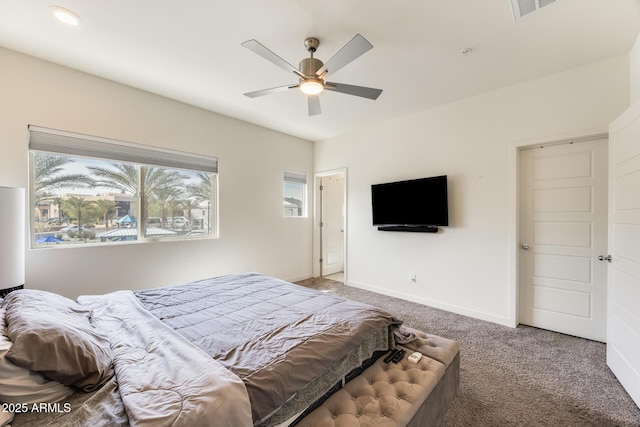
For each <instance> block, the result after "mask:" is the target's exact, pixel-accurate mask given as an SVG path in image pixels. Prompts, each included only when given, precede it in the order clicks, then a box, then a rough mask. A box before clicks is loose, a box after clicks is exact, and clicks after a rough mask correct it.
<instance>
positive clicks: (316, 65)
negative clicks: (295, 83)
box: [298, 58, 324, 76]
mask: <svg viewBox="0 0 640 427" xmlns="http://www.w3.org/2000/svg"><path fill="white" fill-rule="evenodd" d="M323 65H324V63H323V62H322V61H320V60H319V59H316V58H305V59H303V60H302V61H300V66H299V67H298V69H299V70H300V72H301V73H302V74H304V75H305V76H315V75H316V71H318V70H319V69H320V67H322V66H323Z"/></svg>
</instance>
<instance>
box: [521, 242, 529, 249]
mask: <svg viewBox="0 0 640 427" xmlns="http://www.w3.org/2000/svg"><path fill="white" fill-rule="evenodd" d="M520 247H521V248H522V249H524V250H525V251H528V250H529V245H527V244H526V243H523V244H521V245H520Z"/></svg>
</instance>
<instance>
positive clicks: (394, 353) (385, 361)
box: [384, 349, 398, 363]
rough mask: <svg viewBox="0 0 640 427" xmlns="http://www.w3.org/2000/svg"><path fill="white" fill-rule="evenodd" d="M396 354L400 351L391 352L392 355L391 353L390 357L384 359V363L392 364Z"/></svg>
mask: <svg viewBox="0 0 640 427" xmlns="http://www.w3.org/2000/svg"><path fill="white" fill-rule="evenodd" d="M396 354H398V349H394V350H391V353H389V355H388V356H387V357H385V358H384V363H389V362H391V361H392V360H393V358H394V357H395V356H396Z"/></svg>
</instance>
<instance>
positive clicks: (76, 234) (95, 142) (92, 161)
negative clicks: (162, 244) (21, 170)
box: [29, 126, 218, 248]
mask: <svg viewBox="0 0 640 427" xmlns="http://www.w3.org/2000/svg"><path fill="white" fill-rule="evenodd" d="M29 151H30V160H31V178H32V179H31V182H32V185H31V202H32V206H33V211H32V212H33V213H32V216H31V217H32V221H31V229H32V238H31V245H32V247H34V248H40V247H61V246H68V245H78V244H83V245H94V244H113V243H123V242H131V241H141V240H142V241H144V240H166V239H193V238H202V237H216V236H217V168H218V162H217V158H215V157H207V156H201V155H194V154H190V153H183V152H177V151H172V150H162V149H158V148H155V147H150V146H145V145H139V144H132V143H125V142H121V141H114V140H107V139H104V138H97V137H91V136H86V135H80V134H74V133H70V132H64V131H57V130H52V129H46V128H40V127H36V126H29Z"/></svg>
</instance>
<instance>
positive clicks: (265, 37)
mask: <svg viewBox="0 0 640 427" xmlns="http://www.w3.org/2000/svg"><path fill="white" fill-rule="evenodd" d="M51 2H56V3H53V4H57V5H59V6H63V7H65V8H67V9H70V10H73V11H74V12H76V13H77V14H78V15H80V17H81V18H82V25H80V26H78V27H68V26H64V25H63V24H61V23H59V22H58V21H56V20H55V19H54V18H53V17H52V15H51V10H50V8H49V5H51V4H52V3H51ZM639 32H640V2H639V1H638V0H558V1H557V2H556V3H554V4H551V5H549V6H546V7H544V8H542V9H540V10H539V11H538V12H536V13H533V14H530V15H527V16H525V17H524V18H522V19H520V20H518V21H516V20H515V19H514V18H513V14H512V10H511V3H510V0H439V1H436V0H401V1H394V2H390V1H382V0H349V1H337V0H336V1H332V0H329V1H310V0H270V1H264V0H234V1H224V0H191V1H177V0H173V1H169V0H134V1H130V0H128V1H125V0H109V1H93V0H92V1H87V0H49V1H44V0H28V1H24V0H22V1H19V0H0V46H4V47H7V48H9V49H13V50H16V51H20V52H24V53H27V54H29V55H33V56H35V57H39V58H43V59H46V60H49V61H51V62H55V63H59V64H63V65H66V66H68V67H71V68H75V69H78V70H82V71H85V72H88V73H91V74H95V75H98V76H101V77H105V78H107V79H111V80H114V81H117V82H121V83H124V84H127V85H130V86H133V87H137V88H140V89H144V90H147V91H149V92H153V93H156V94H160V95H163V96H166V97H168V98H172V99H176V100H179V101H182V102H185V103H188V104H192V105H195V106H198V107H201V108H204V109H207V110H211V111H215V112H218V113H221V114H225V115H228V116H232V117H236V118H239V119H242V120H245V121H248V122H251V123H256V124H259V125H262V126H265V127H268V128H272V129H275V130H278V131H281V132H285V133H288V134H292V135H296V136H299V137H302V138H305V139H309V140H322V139H326V138H330V137H332V136H335V135H338V134H341V133H345V132H348V131H350V130H353V129H356V128H359V127H363V126H367V125H368V124H370V123H377V122H380V121H386V120H391V119H393V118H394V117H397V116H401V115H405V114H408V113H411V112H414V111H418V110H423V109H427V108H431V107H434V106H438V105H442V104H445V103H449V102H452V101H455V100H458V99H462V98H465V97H468V96H472V95H475V94H479V93H482V92H486V91H490V90H494V89H497V88H500V87H505V86H509V85H512V84H515V83H518V82H522V81H525V80H529V79H532V78H536V77H541V76H545V75H548V74H552V73H555V72H559V71H563V70H566V69H569V68H573V67H576V66H580V65H584V64H588V63H590V62H594V61H598V60H600V59H605V58H609V57H612V56H615V55H620V54H625V53H628V52H629V51H630V49H631V47H632V46H633V43H634V41H635V39H636V37H637V35H638V33H639ZM356 33H360V34H362V35H363V36H364V37H366V38H367V39H368V40H369V41H370V42H371V43H372V44H373V45H374V48H373V49H372V50H370V51H369V52H367V53H365V54H364V55H363V56H361V57H360V58H358V59H356V60H355V61H354V62H352V63H350V64H349V65H347V66H345V67H344V68H343V69H341V70H339V71H337V72H336V73H335V75H332V76H331V79H330V80H332V81H336V82H340V83H348V84H355V85H361V86H371V87H375V88H380V89H384V92H383V93H382V95H381V96H380V97H379V98H378V100H376V101H371V100H368V99H363V98H358V97H354V96H348V95H344V94H340V93H335V92H325V93H323V94H322V95H321V98H320V99H321V104H322V111H323V113H322V115H320V116H314V117H308V116H307V105H306V100H305V97H304V95H302V94H301V93H300V92H299V91H297V90H290V91H288V92H284V93H277V94H272V95H269V96H265V97H261V98H255V99H251V98H248V97H245V96H243V95H242V94H243V93H244V92H250V91H255V90H259V89H265V88H270V87H274V86H281V85H286V84H289V83H297V79H296V78H295V76H293V75H289V74H287V73H286V72H285V71H284V70H282V69H280V68H278V67H276V66H275V65H273V64H271V63H269V62H267V61H266V60H264V59H263V58H261V57H259V56H258V55H256V54H254V53H253V52H251V51H249V50H248V49H245V48H243V47H242V46H241V45H240V43H242V42H243V41H245V40H248V39H257V40H258V41H259V42H261V43H262V44H264V45H265V46H266V47H268V48H269V49H271V50H272V51H273V52H275V53H276V54H278V55H279V56H281V57H283V58H284V59H285V60H287V61H288V62H289V63H291V64H294V65H297V64H298V62H299V61H300V60H301V59H302V58H304V57H306V56H307V52H306V50H305V48H304V45H303V42H304V39H305V38H306V37H309V36H314V37H317V38H319V39H320V47H319V48H318V51H317V52H316V57H317V58H319V59H321V60H324V61H325V62H326V60H328V59H329V58H330V57H331V56H333V54H334V53H336V52H337V51H338V50H339V49H340V48H341V47H342V46H343V45H344V44H345V43H347V42H348V41H349V40H350V39H351V38H352V37H353V36H354V35H355V34H356ZM467 48H471V49H472V52H471V53H470V54H467V55H463V54H462V51H463V50H464V49H467ZM0 66H1V64H0Z"/></svg>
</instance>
